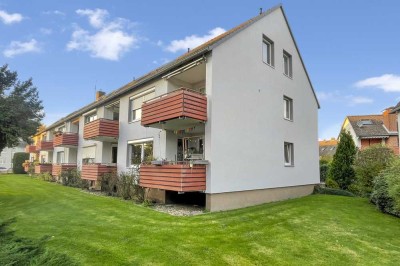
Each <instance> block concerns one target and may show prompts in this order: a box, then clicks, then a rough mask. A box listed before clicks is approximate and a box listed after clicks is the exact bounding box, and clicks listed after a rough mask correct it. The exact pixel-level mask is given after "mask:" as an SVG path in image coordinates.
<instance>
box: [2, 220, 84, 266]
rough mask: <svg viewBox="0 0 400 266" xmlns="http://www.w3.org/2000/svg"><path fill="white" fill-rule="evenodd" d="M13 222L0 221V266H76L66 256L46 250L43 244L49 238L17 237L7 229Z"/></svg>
mask: <svg viewBox="0 0 400 266" xmlns="http://www.w3.org/2000/svg"><path fill="white" fill-rule="evenodd" d="M13 222H15V219H11V220H8V221H0V265H60V266H62V265H77V263H76V262H75V261H73V260H72V259H71V258H70V257H68V256H67V255H65V254H60V253H55V252H52V251H49V250H47V249H46V248H45V247H44V244H45V243H46V242H47V240H48V239H49V237H43V238H41V239H39V240H32V239H28V238H23V237H17V236H16V235H15V232H14V231H12V230H10V229H9V227H10V225H11V224H12V223H13Z"/></svg>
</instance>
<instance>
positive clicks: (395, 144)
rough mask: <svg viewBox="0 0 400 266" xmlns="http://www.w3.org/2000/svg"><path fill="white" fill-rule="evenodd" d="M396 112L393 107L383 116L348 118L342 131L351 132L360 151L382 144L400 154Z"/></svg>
mask: <svg viewBox="0 0 400 266" xmlns="http://www.w3.org/2000/svg"><path fill="white" fill-rule="evenodd" d="M395 112H396V110H395V109H394V108H393V107H389V108H386V109H385V110H384V111H383V112H382V114H374V115H353V116H347V117H346V118H345V120H344V122H343V125H342V129H344V130H346V131H348V132H350V134H351V136H352V137H353V140H354V143H355V144H356V146H357V148H358V149H360V150H362V149H365V148H367V147H369V146H371V145H374V144H382V145H386V146H387V147H390V148H391V149H392V150H393V152H394V153H395V154H399V133H398V129H397V121H398V120H397V114H395Z"/></svg>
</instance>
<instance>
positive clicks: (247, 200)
mask: <svg viewBox="0 0 400 266" xmlns="http://www.w3.org/2000/svg"><path fill="white" fill-rule="evenodd" d="M313 189H314V185H313V184H311V185H303V186H294V187H282V188H269V189H258V190H248V191H238V192H227V193H218V194H207V196H206V209H207V210H209V211H212V212H214V211H225V210H232V209H238V208H244V207H249V206H253V205H257V204H262V203H267V202H273V201H280V200H285V199H291V198H298V197H303V196H307V195H310V194H311V193H312V192H313Z"/></svg>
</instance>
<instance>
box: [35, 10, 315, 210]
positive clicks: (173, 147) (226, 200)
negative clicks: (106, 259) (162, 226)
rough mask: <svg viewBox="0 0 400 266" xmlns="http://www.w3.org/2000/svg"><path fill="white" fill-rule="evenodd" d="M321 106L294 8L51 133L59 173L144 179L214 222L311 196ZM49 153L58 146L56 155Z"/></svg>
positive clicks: (154, 191) (126, 89) (102, 100)
mask: <svg viewBox="0 0 400 266" xmlns="http://www.w3.org/2000/svg"><path fill="white" fill-rule="evenodd" d="M318 108H319V104H318V100H317V98H316V96H315V92H314V90H313V87H312V84H311V82H310V79H309V76H308V74H307V71H306V69H305V66H304V63H303V60H302V58H301V55H300V52H299V50H298V47H297V45H296V42H295V40H294V38H293V35H292V32H291V30H290V27H289V24H288V21H287V18H286V16H285V13H284V10H283V8H282V6H280V5H279V6H277V7H274V8H272V9H270V10H268V11H266V12H264V13H261V14H260V15H258V16H256V17H254V18H252V19H250V20H248V21H246V22H244V23H243V24H241V25H239V26H237V27H235V28H233V29H231V30H229V31H227V32H225V33H224V34H221V35H220V36H218V37H216V38H214V39H212V40H210V41H208V42H206V43H204V44H202V45H200V46H199V47H197V48H195V49H192V50H190V51H189V52H187V53H185V54H183V55H182V56H180V57H178V58H177V59H175V60H174V61H172V62H170V63H168V64H166V65H164V66H162V67H160V68H158V69H155V70H154V71H152V72H150V73H148V74H146V75H144V76H142V77H141V78H139V79H137V80H135V81H132V82H130V83H128V84H126V85H124V86H122V87H121V88H119V89H117V90H114V91H113V92H111V93H109V94H107V95H103V94H102V93H100V92H99V93H98V94H97V97H96V101H95V102H93V103H91V104H89V105H87V106H85V107H83V108H81V109H79V110H77V111H75V112H73V113H71V114H70V115H68V116H66V117H65V118H62V119H60V120H59V121H57V122H55V123H54V124H52V125H50V126H49V127H47V128H46V130H45V131H44V132H42V133H43V134H44V136H45V137H44V139H43V140H41V142H40V143H38V144H37V146H36V147H37V150H40V158H41V159H42V158H43V163H44V164H45V163H47V165H48V164H50V163H52V166H51V167H52V169H51V171H52V173H53V174H57V173H59V171H61V170H63V169H67V168H78V169H80V171H81V175H82V178H84V179H88V180H90V181H91V185H92V186H95V185H96V182H97V181H96V180H97V179H98V177H99V176H100V175H102V174H104V173H107V172H112V171H117V172H130V171H134V170H136V169H137V170H138V171H139V173H140V185H141V186H143V187H145V188H149V197H151V198H153V199H156V200H158V201H161V202H166V201H168V200H169V199H171V198H174V197H175V198H176V197H179V195H182V194H183V193H184V194H189V193H190V194H193V196H194V197H196V196H197V197H199V198H202V199H204V204H205V206H206V208H207V209H209V210H211V211H217V210H226V209H233V208H239V207H246V206H250V205H255V204H261V203H264V202H269V201H276V200H282V199H287V198H293V197H299V196H304V195H307V194H310V193H311V192H312V190H313V186H314V184H316V183H319V168H318V158H319V155H318V136H317V119H318ZM47 145H48V146H47Z"/></svg>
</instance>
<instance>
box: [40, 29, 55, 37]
mask: <svg viewBox="0 0 400 266" xmlns="http://www.w3.org/2000/svg"><path fill="white" fill-rule="evenodd" d="M40 32H41V33H42V34H44V35H50V34H52V33H53V30H52V29H48V28H40Z"/></svg>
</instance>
